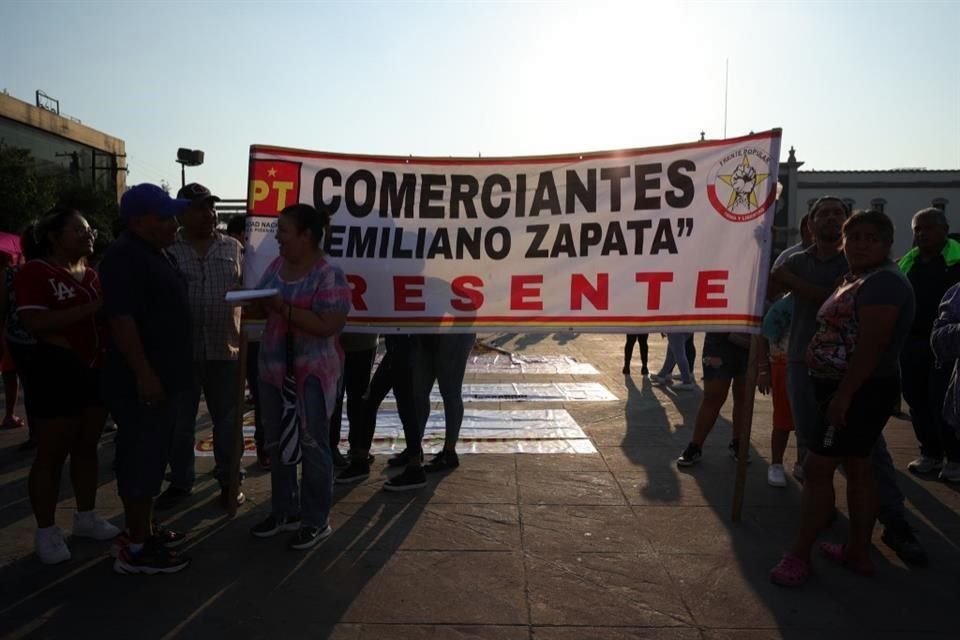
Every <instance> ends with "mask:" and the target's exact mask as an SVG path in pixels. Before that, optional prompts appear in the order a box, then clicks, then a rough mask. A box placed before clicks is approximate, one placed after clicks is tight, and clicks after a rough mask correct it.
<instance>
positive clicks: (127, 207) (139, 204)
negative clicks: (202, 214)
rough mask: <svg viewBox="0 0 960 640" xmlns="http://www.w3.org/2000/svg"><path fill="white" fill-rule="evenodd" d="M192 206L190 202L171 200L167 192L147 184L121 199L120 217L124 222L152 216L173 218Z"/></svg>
mask: <svg viewBox="0 0 960 640" xmlns="http://www.w3.org/2000/svg"><path fill="white" fill-rule="evenodd" d="M188 206H190V201H189V200H180V199H177V198H171V197H170V196H169V195H168V194H167V192H166V191H164V190H163V189H161V188H160V187H158V186H157V185H155V184H148V183H146V182H144V183H142V184H138V185H137V186H135V187H131V188H130V189H128V190H127V191H126V192H125V193H124V194H123V196H122V197H121V198H120V217H121V218H123V219H124V220H129V219H130V218H137V217H140V216H146V215H150V214H154V215H158V216H161V217H164V218H173V217H176V216H178V215H180V214H181V213H183V210H184V209H186V208H187V207H188Z"/></svg>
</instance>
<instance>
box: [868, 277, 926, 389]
mask: <svg viewBox="0 0 960 640" xmlns="http://www.w3.org/2000/svg"><path fill="white" fill-rule="evenodd" d="M869 306H891V307H897V308H898V309H899V310H900V311H899V313H897V324H896V325H894V328H893V336H892V337H891V338H890V346H888V347H887V350H886V351H884V352H883V353H882V354H881V356H880V363H879V364H878V365H877V368H876V370H875V371H874V373H873V376H872V377H874V378H887V377H890V376H895V375H897V371H898V370H899V368H900V352H901V351H903V345H904V343H906V341H907V336H909V335H910V326H911V325H912V324H913V317H914V315H915V314H916V312H917V303H916V299H915V297H914V294H913V286H912V285H911V284H910V279H909V278H907V276H906V275H905V274H904V273H903V272H902V271H900V268H899V267H897V265H896V264H894V263H893V262H888V263H887V264H885V265H884V266H883V267H882V268H881V269H879V270H877V271H874V272H873V273H871V274H870V275H868V276H867V277H866V279H865V281H864V283H863V286H862V287H860V292H859V294H858V295H857V310H858V311H859V310H860V308H861V307H869Z"/></svg>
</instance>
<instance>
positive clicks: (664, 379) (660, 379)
mask: <svg viewBox="0 0 960 640" xmlns="http://www.w3.org/2000/svg"><path fill="white" fill-rule="evenodd" d="M650 382H651V384H655V385H657V386H661V387H666V386H670V385H672V384H673V379H672V378H670V377H669V376H661V375H657V374H656V373H651V374H650Z"/></svg>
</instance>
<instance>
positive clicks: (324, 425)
mask: <svg viewBox="0 0 960 640" xmlns="http://www.w3.org/2000/svg"><path fill="white" fill-rule="evenodd" d="M299 400H300V412H301V413H300V419H301V420H302V422H301V429H300V450H301V452H302V454H303V457H302V459H301V461H300V464H301V466H302V467H303V473H302V477H301V478H300V481H299V482H298V481H297V465H295V464H283V462H281V461H280V447H279V446H277V445H278V443H279V440H280V416H281V414H282V412H283V400H282V398H281V396H280V389H279V388H277V387H274V386H273V385H270V384H266V383H263V382H261V383H260V409H261V411H262V413H263V431H264V435H265V437H266V450H267V452H268V453H269V455H270V489H271V493H272V497H271V501H272V507H273V510H272V513H273V515H275V516H278V517H279V516H298V515H299V516H300V517H301V518H302V520H301V521H302V523H303V525H304V526H306V527H320V528H321V529H322V528H323V527H326V526H327V520H328V519H329V517H330V505H331V504H332V503H333V454H332V452H331V451H330V418H329V416H328V415H327V409H326V406H325V402H324V399H323V388H322V387H321V385H320V381H319V380H317V379H316V378H313V377H310V378H307V380H306V381H305V382H304V385H303V395H301V396H300V398H299Z"/></svg>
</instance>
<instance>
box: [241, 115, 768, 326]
mask: <svg viewBox="0 0 960 640" xmlns="http://www.w3.org/2000/svg"><path fill="white" fill-rule="evenodd" d="M779 154H780V131H779V130H773V131H767V132H763V133H758V134H754V135H750V136H746V137H743V138H736V139H730V140H722V141H705V142H700V143H693V144H684V145H676V146H671V147H660V148H650V149H629V150H622V151H607V152H596V153H583V154H572V155H564V156H547V157H539V158H538V157H515V158H414V157H409V158H404V157H382V156H357V155H344V154H335V153H325V152H312V151H301V150H295V149H283V148H277V147H268V146H261V145H254V146H252V147H251V148H250V184H249V195H248V210H249V213H250V217H249V218H248V227H247V235H248V241H247V242H248V244H247V253H246V256H247V258H246V266H245V275H244V281H245V284H246V286H248V287H253V286H255V285H256V283H257V280H258V279H259V277H260V274H261V273H262V272H263V270H264V268H265V267H266V266H267V265H268V264H269V263H270V261H272V260H273V259H274V258H275V257H276V256H277V246H276V240H275V238H274V234H275V233H276V220H277V215H278V214H279V212H280V210H282V209H283V207H285V206H287V205H290V204H294V203H298V202H305V203H309V204H312V205H314V206H315V207H317V208H318V209H320V210H323V211H326V212H328V213H329V214H330V215H331V228H330V233H329V234H328V237H327V238H326V240H325V243H324V244H325V249H326V252H327V254H328V256H329V259H330V260H331V261H332V262H333V263H335V264H337V265H339V266H340V267H341V268H342V269H343V271H344V272H345V273H346V274H347V278H348V280H349V282H350V285H351V287H352V289H353V310H352V311H351V313H350V317H349V321H348V326H349V328H350V330H352V331H377V332H384V331H390V330H397V331H402V332H435V331H450V330H453V331H464V330H471V331H523V332H537V331H549V332H554V331H562V330H569V331H580V332H583V331H594V332H600V331H606V332H618V333H639V332H651V331H684V330H687V331H692V330H698V331H702V330H711V331H729V330H732V331H756V330H757V327H758V326H759V324H760V321H761V317H762V300H763V289H764V288H765V286H766V265H767V264H768V261H769V255H770V227H771V224H772V221H773V213H774V208H775V207H774V204H775V199H776V192H777V189H776V186H777V166H778V158H779ZM761 265H762V266H761Z"/></svg>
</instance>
